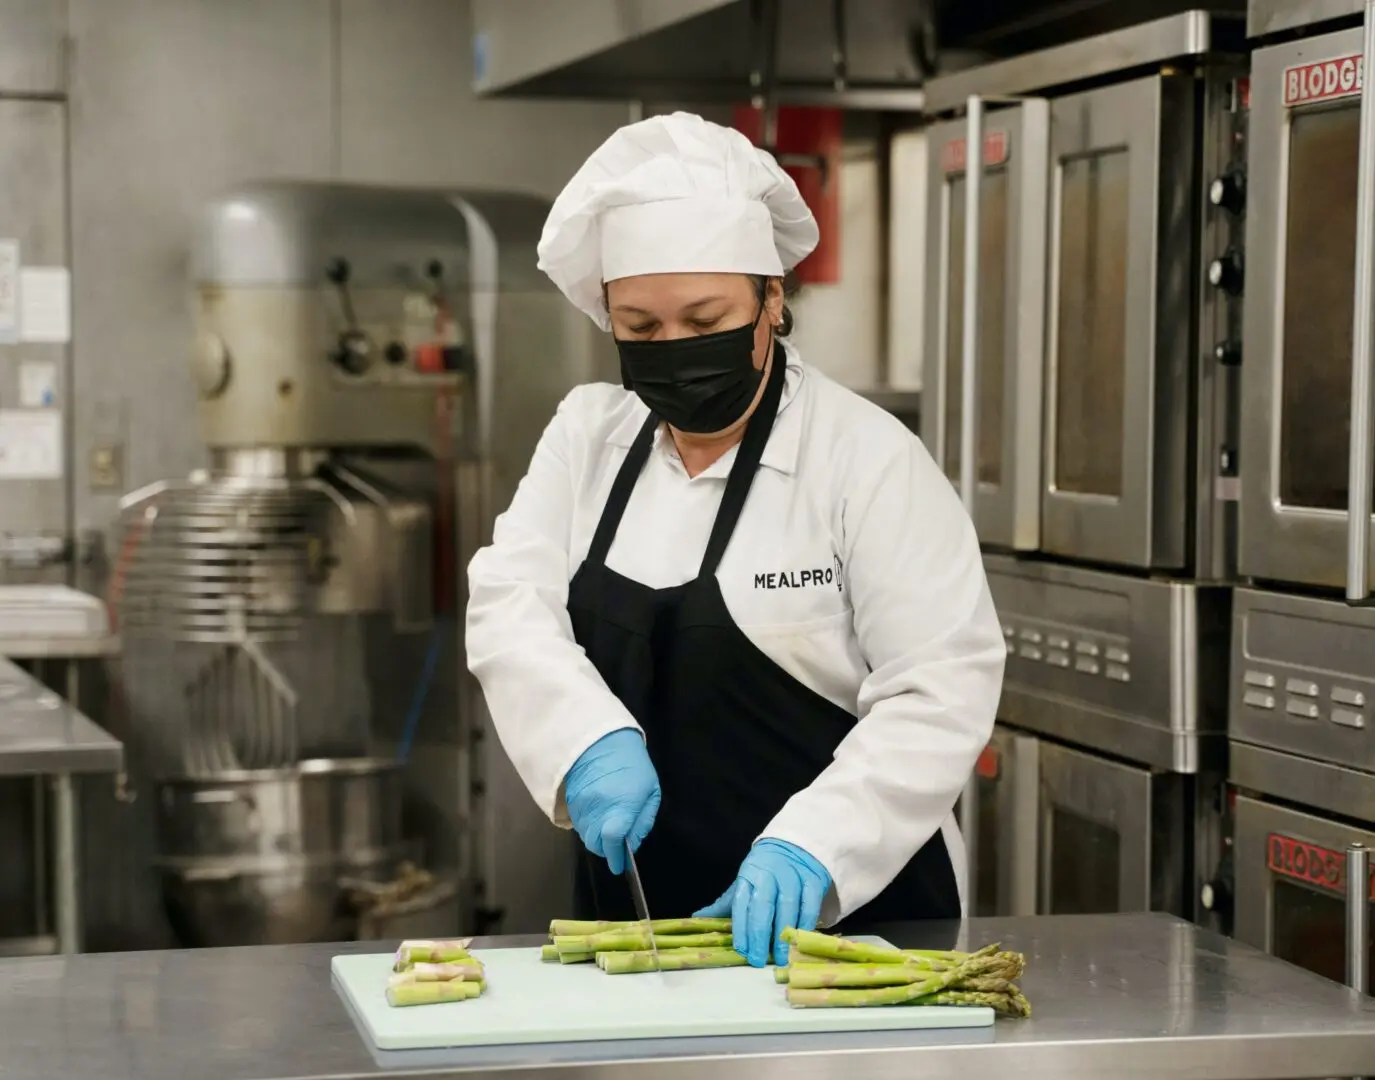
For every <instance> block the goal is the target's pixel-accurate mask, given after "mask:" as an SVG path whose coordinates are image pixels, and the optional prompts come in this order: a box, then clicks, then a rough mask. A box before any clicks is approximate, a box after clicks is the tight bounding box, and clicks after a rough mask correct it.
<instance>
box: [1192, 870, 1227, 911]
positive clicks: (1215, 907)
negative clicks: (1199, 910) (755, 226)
mask: <svg viewBox="0 0 1375 1080" xmlns="http://www.w3.org/2000/svg"><path fill="white" fill-rule="evenodd" d="M1198 902H1199V903H1200V904H1201V905H1202V906H1203V910H1204V911H1211V912H1213V913H1214V914H1215V915H1224V914H1226V913H1227V912H1229V911H1230V910H1231V908H1232V887H1231V885H1229V884H1228V883H1227V882H1226V881H1224V880H1222V879H1219V880H1217V881H1208V882H1204V884H1203V888H1202V889H1200V890H1199V894H1198Z"/></svg>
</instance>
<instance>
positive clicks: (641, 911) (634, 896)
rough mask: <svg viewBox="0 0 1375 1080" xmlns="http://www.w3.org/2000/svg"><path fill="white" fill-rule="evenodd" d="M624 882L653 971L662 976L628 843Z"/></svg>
mask: <svg viewBox="0 0 1375 1080" xmlns="http://www.w3.org/2000/svg"><path fill="white" fill-rule="evenodd" d="M625 880H626V882H627V883H628V884H629V885H630V898H631V900H633V901H634V902H635V917H636V918H637V919H639V920H640V925H641V926H643V927H644V931H645V934H646V935H647V936H648V937H649V951H650V953H651V954H652V955H653V957H654V970H655V971H657V972H659V973H660V974H661V975H662V974H663V971H664V968H663V964H662V963H661V962H660V960H659V946H658V945H656V944H654V924H653V923H652V922H651V921H650V918H649V905H648V904H647V903H646V902H645V887H644V884H643V883H642V882H641V881H640V868H639V867H638V866H636V865H635V852H633V851H631V850H630V842H629V841H626V845H625Z"/></svg>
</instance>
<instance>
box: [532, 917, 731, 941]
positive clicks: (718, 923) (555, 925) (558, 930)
mask: <svg viewBox="0 0 1375 1080" xmlns="http://www.w3.org/2000/svg"><path fill="white" fill-rule="evenodd" d="M649 926H650V929H651V931H652V932H653V933H654V934H655V935H656V936H657V935H659V934H728V933H730V920H729V919H655V920H653V921H652V922H650V924H649ZM639 929H641V924H640V923H637V922H578V921H576V920H573V919H555V920H554V921H553V922H552V923H550V924H549V936H550V937H551V938H561V937H590V936H592V935H593V934H606V933H616V932H618V931H625V930H639Z"/></svg>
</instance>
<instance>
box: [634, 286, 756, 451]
mask: <svg viewBox="0 0 1375 1080" xmlns="http://www.w3.org/2000/svg"><path fill="white" fill-rule="evenodd" d="M763 314H764V308H763V307H762V306H761V307H760V308H759V314H758V315H756V316H755V317H754V322H752V323H748V324H747V325H745V326H740V327H737V328H736V329H734V330H722V331H720V332H719V333H716V334H702V335H701V336H699V337H685V338H675V339H674V340H672V341H622V340H621V339H620V338H617V339H616V348H617V350H618V351H619V352H620V354H621V380H622V382H623V383H624V384H625V388H626V389H627V390H634V391H635V393H636V394H638V395H639V397H640V400H641V401H643V402H644V403H645V404H646V405H648V406H649V408H650V411H651V412H653V413H654V414H655V415H656V416H657V417H659V419H660V420H663V421H665V422H666V423H668V424H669V425H671V426H672V427H675V428H677V429H678V430H679V431H687V432H692V433H694V434H701V435H705V434H710V433H711V432H714V431H724V430H725V429H726V428H728V427H730V426H731V425H732V424H734V423H735V422H736V421H737V420H739V419H740V418H741V417H742V416H744V415H745V410H746V409H748V408H749V407H750V402H752V401H753V400H754V395H755V394H756V393H757V392H758V391H759V384H760V382H761V381H762V380H763V378H764V373H763V372H762V371H759V370H757V369H756V368H755V366H754V331H755V328H756V327H757V326H758V325H759V320H760V318H761V317H762V316H763Z"/></svg>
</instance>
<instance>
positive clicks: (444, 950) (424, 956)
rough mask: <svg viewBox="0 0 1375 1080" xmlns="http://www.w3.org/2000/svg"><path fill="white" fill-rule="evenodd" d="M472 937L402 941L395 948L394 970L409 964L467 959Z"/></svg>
mask: <svg viewBox="0 0 1375 1080" xmlns="http://www.w3.org/2000/svg"><path fill="white" fill-rule="evenodd" d="M470 944H472V938H468V939H466V940H463V941H403V942H402V943H401V947H400V948H399V949H397V950H396V963H395V964H394V965H393V968H392V969H393V970H394V971H405V970H406V968H408V967H409V966H410V965H411V964H451V963H456V962H458V961H462V960H469V959H471V956H470V955H469V953H468V946H469V945H470Z"/></svg>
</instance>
